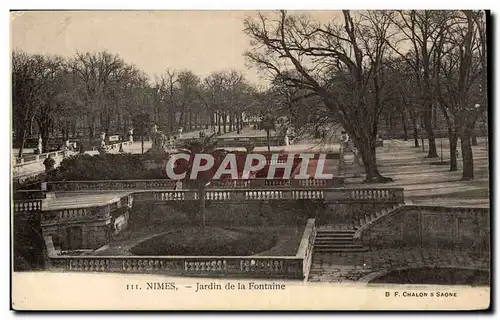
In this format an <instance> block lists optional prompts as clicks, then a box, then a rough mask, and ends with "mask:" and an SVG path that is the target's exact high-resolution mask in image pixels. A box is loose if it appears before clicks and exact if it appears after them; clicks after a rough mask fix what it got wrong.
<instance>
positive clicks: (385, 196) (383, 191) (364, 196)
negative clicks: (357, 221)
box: [325, 188, 404, 203]
mask: <svg viewBox="0 0 500 320" xmlns="http://www.w3.org/2000/svg"><path fill="white" fill-rule="evenodd" d="M325 193H326V194H327V195H326V197H327V199H328V200H329V201H331V202H372V201H382V202H395V203H404V188H335V189H329V190H325Z"/></svg>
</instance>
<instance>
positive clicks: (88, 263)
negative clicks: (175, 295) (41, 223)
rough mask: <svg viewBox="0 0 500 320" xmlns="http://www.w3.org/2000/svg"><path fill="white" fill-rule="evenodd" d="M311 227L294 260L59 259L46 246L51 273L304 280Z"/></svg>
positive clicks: (49, 242) (309, 224)
mask: <svg viewBox="0 0 500 320" xmlns="http://www.w3.org/2000/svg"><path fill="white" fill-rule="evenodd" d="M314 223H315V220H314V219H309V220H308V221H307V224H306V228H305V230H304V234H303V236H302V241H301V244H300V246H299V249H298V251H297V254H296V255H295V256H58V255H57V254H56V252H55V249H54V245H53V243H52V239H51V238H50V237H47V239H46V240H45V242H46V245H47V251H48V256H49V258H50V262H51V263H50V265H51V269H52V270H57V271H71V272H120V273H148V274H156V273H163V274H171V275H185V276H226V277H230V276H236V277H242V278H245V277H246V278H252V277H256V278H289V279H304V278H305V277H306V276H307V273H308V272H309V268H310V264H311V257H312V246H313V245H314V238H315V235H316V228H315V225H314ZM304 264H306V265H304Z"/></svg>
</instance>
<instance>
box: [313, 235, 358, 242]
mask: <svg viewBox="0 0 500 320" xmlns="http://www.w3.org/2000/svg"><path fill="white" fill-rule="evenodd" d="M349 239H350V240H352V239H353V236H352V235H348V236H330V235H328V236H321V237H316V241H318V240H349Z"/></svg>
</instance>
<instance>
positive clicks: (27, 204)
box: [14, 200, 42, 214]
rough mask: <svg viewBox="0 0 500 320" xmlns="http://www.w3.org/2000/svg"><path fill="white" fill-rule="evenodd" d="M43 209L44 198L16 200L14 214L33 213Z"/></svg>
mask: <svg viewBox="0 0 500 320" xmlns="http://www.w3.org/2000/svg"><path fill="white" fill-rule="evenodd" d="M41 211H42V200H24V201H14V214H31V213H39V212H41Z"/></svg>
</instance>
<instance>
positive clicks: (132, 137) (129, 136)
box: [128, 128, 134, 142]
mask: <svg viewBox="0 0 500 320" xmlns="http://www.w3.org/2000/svg"><path fill="white" fill-rule="evenodd" d="M128 141H130V142H134V128H130V129H129V130H128Z"/></svg>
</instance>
